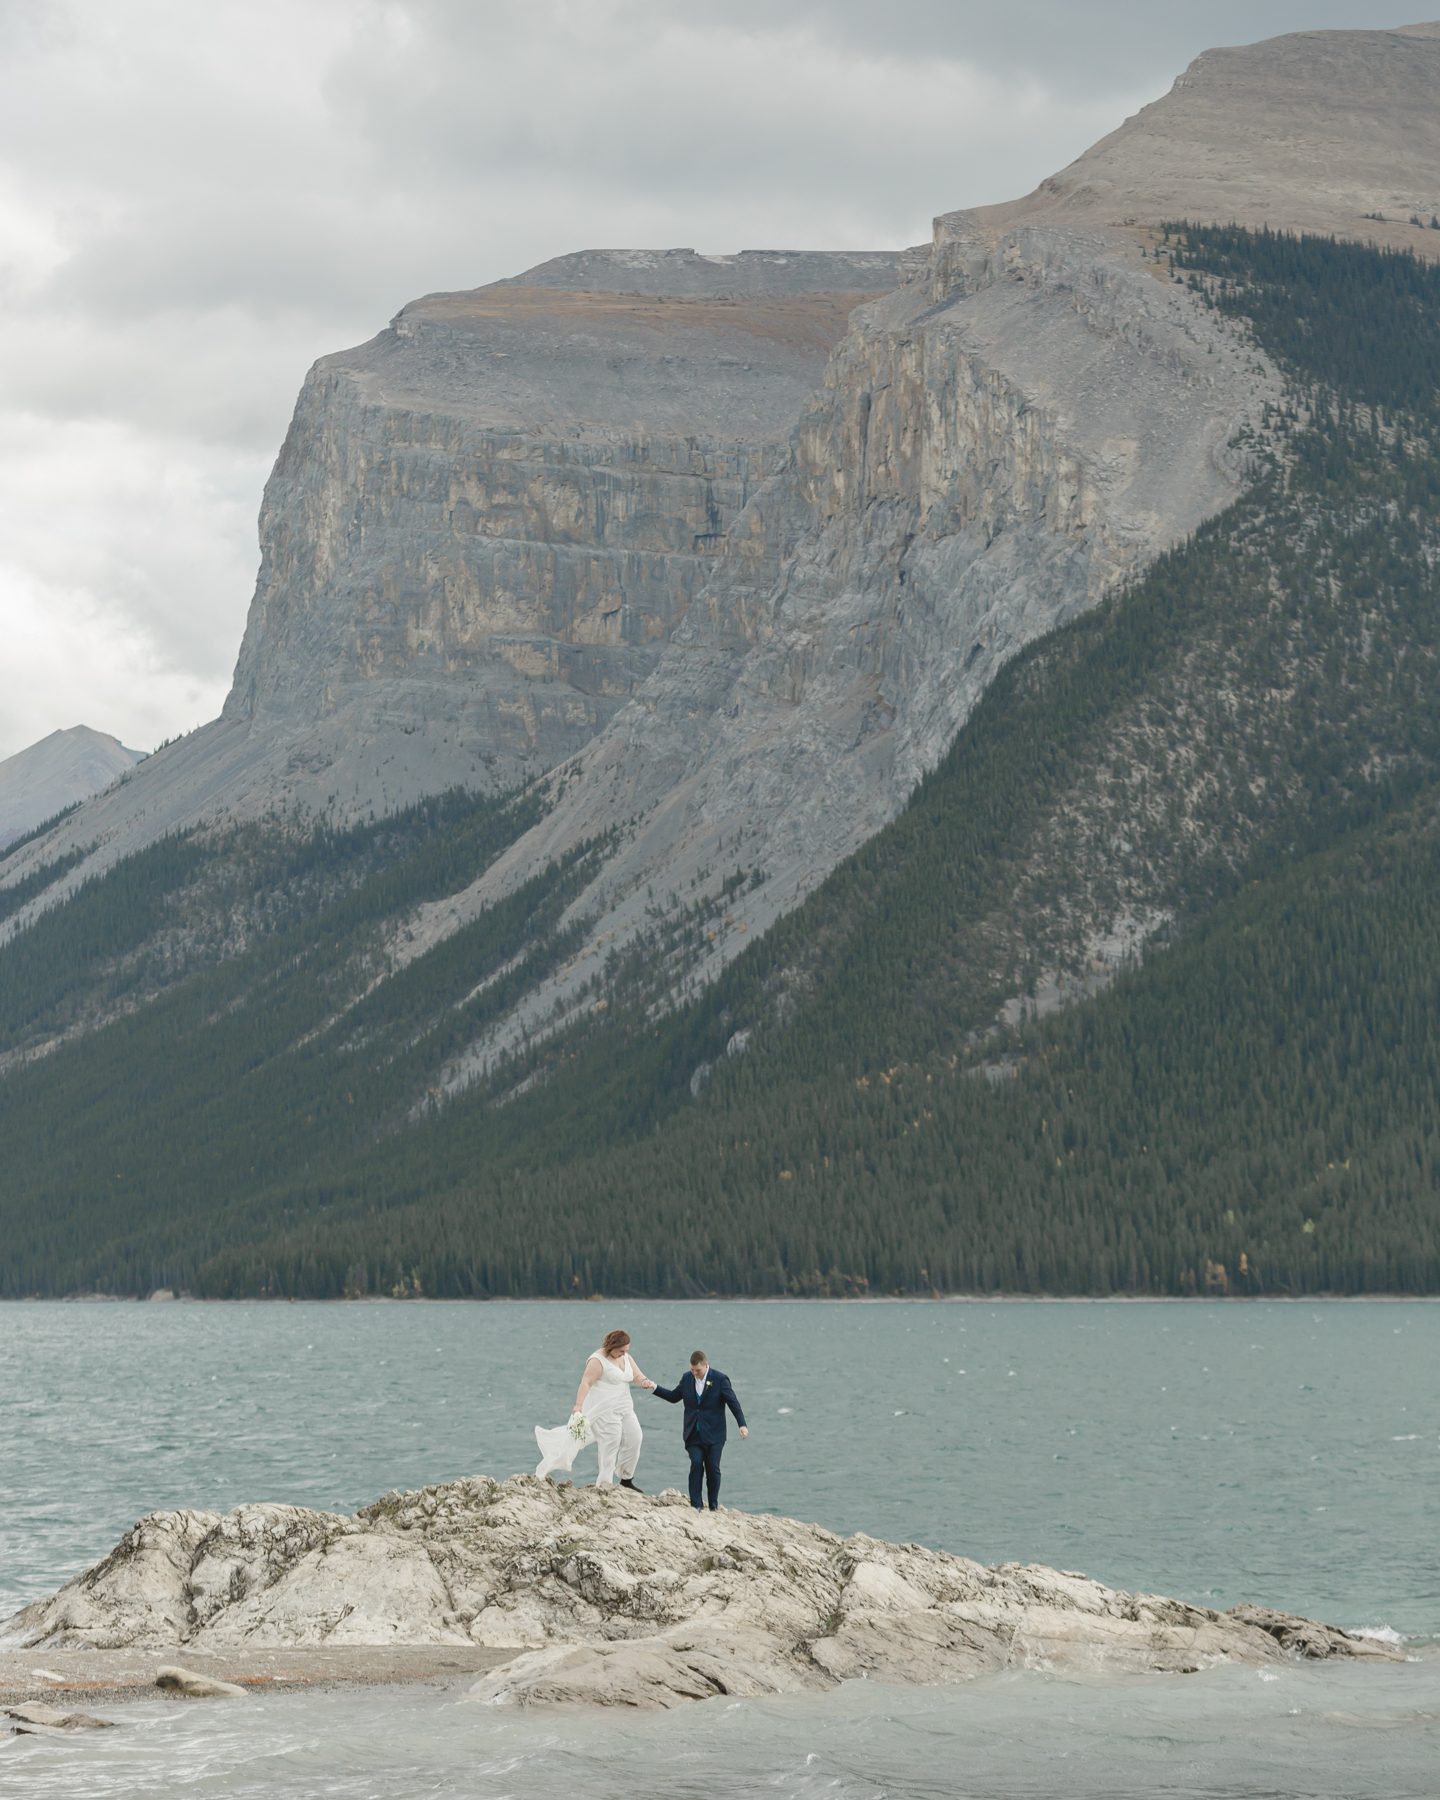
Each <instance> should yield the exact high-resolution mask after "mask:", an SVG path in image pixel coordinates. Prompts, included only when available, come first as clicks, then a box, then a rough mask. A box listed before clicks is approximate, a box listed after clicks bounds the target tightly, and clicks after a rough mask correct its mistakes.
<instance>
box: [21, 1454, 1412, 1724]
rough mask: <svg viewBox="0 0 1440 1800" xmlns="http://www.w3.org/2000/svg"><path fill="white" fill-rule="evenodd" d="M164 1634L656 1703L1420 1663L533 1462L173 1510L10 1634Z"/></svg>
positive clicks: (61, 1641) (1249, 1617)
mask: <svg viewBox="0 0 1440 1800" xmlns="http://www.w3.org/2000/svg"><path fill="white" fill-rule="evenodd" d="M147 1645H155V1646H160V1645H166V1646H174V1647H176V1648H178V1649H180V1650H181V1651H183V1652H184V1653H186V1655H187V1659H190V1660H193V1658H194V1656H195V1655H196V1654H199V1655H201V1656H217V1655H219V1656H223V1657H225V1658H227V1668H228V1672H230V1673H234V1672H236V1669H237V1667H238V1664H237V1662H236V1660H235V1659H236V1658H239V1659H240V1660H241V1661H243V1659H244V1658H245V1657H246V1656H249V1657H260V1656H264V1655H265V1654H267V1653H273V1652H275V1651H277V1650H281V1649H284V1648H287V1647H288V1648H295V1647H300V1648H305V1647H311V1648H314V1649H316V1650H319V1649H321V1648H322V1647H323V1649H324V1650H325V1651H327V1652H330V1653H343V1652H344V1651H345V1650H346V1648H347V1647H353V1648H355V1649H357V1650H358V1649H359V1648H360V1647H361V1646H388V1647H390V1648H391V1649H392V1650H396V1651H398V1650H399V1649H400V1648H401V1647H405V1646H422V1645H428V1646H435V1647H437V1648H439V1647H442V1646H446V1647H453V1648H454V1651H455V1653H456V1666H457V1667H458V1668H461V1669H463V1668H464V1667H465V1666H466V1662H467V1660H468V1657H469V1656H470V1655H473V1654H474V1653H475V1652H476V1651H477V1650H481V1651H484V1652H488V1653H489V1660H490V1661H491V1663H492V1664H494V1665H498V1666H492V1667H490V1668H489V1669H488V1671H487V1672H485V1673H484V1674H482V1676H481V1679H480V1681H479V1682H478V1683H477V1684H476V1685H475V1687H474V1689H473V1690H472V1691H473V1697H474V1698H475V1699H476V1700H477V1701H489V1702H494V1703H519V1704H526V1705H530V1704H541V1705H549V1704H567V1703H581V1702H583V1703H590V1704H601V1705H626V1706H643V1707H657V1706H658V1707H668V1706H674V1705H678V1704H680V1703H682V1702H684V1701H688V1700H697V1699H704V1698H708V1697H710V1696H712V1695H716V1694H736V1695H738V1694H762V1693H784V1692H791V1691H796V1690H800V1689H807V1688H808V1689H821V1688H828V1687H831V1686H834V1685H835V1684H836V1683H838V1682H840V1681H845V1680H852V1679H858V1678H866V1679H870V1680H882V1681H894V1682H910V1683H918V1684H932V1683H943V1682H952V1681H961V1680H967V1679H969V1678H971V1677H973V1676H977V1675H982V1674H986V1673H991V1672H994V1671H997V1670H1001V1669H1005V1668H1014V1667H1021V1668H1042V1669H1053V1670H1068V1671H1085V1670H1091V1671H1097V1672H1098V1671H1106V1672H1112V1673H1114V1672H1135V1673H1143V1672H1149V1671H1164V1672H1172V1673H1184V1672H1192V1671H1196V1670H1199V1669H1202V1668H1204V1667H1206V1666H1208V1665H1210V1664H1213V1663H1216V1662H1220V1661H1229V1662H1239V1663H1244V1664H1252V1665H1263V1664H1267V1663H1275V1662H1280V1661H1283V1660H1285V1659H1287V1658H1292V1657H1358V1658H1368V1659H1372V1660H1379V1661H1395V1660H1399V1659H1400V1653H1399V1652H1398V1651H1396V1650H1394V1649H1393V1648H1391V1647H1390V1646H1388V1645H1385V1644H1381V1643H1377V1642H1374V1641H1372V1640H1368V1639H1363V1638H1357V1637H1353V1636H1351V1635H1349V1634H1348V1633H1346V1632H1344V1631H1341V1630H1338V1629H1336V1628H1335V1627H1333V1626H1329V1625H1324V1624H1320V1623H1317V1622H1316V1621H1313V1620H1307V1619H1300V1618H1296V1617H1293V1616H1291V1615H1289V1614H1284V1613H1277V1612H1274V1611H1272V1610H1269V1609H1265V1608H1259V1607H1248V1608H1247V1607H1238V1608H1235V1609H1233V1610H1232V1611H1230V1612H1226V1613H1221V1612H1215V1611H1211V1610H1209V1609H1206V1608H1202V1607H1194V1606H1190V1605H1187V1604H1186V1603H1184V1602H1181V1601H1176V1600H1168V1599H1164V1598H1161V1597H1158V1596H1154V1595H1145V1594H1126V1593H1121V1592H1117V1591H1115V1590H1113V1589H1109V1588H1106V1587H1104V1586H1102V1585H1101V1584H1100V1583H1098V1582H1095V1581H1091V1580H1090V1579H1088V1578H1087V1577H1086V1576H1083V1575H1079V1574H1075V1573H1072V1572H1065V1571H1058V1570H1055V1569H1048V1568H1044V1567H1040V1566H1038V1565H1020V1564H1017V1563H1006V1564H1003V1565H1001V1566H1000V1567H998V1568H993V1569H992V1568H986V1567H984V1566H982V1565H981V1564H979V1563H975V1562H971V1561H969V1560H968V1559H966V1558H964V1557H958V1556H951V1555H948V1554H945V1553H943V1552H939V1551H932V1550H926V1549H923V1548H921V1547H920V1546H919V1545H916V1544H889V1543H884V1542H882V1541H880V1540H878V1539H874V1538H870V1537H867V1536H865V1535H863V1534H857V1535H856V1536H853V1537H849V1538H843V1539H842V1538H840V1537H837V1536H836V1535H835V1534H834V1533H832V1532H828V1531H825V1530H824V1529H822V1528H821V1527H819V1526H815V1525H805V1524H800V1523H797V1522H796V1521H794V1520H790V1519H781V1518H774V1517H771V1516H769V1515H763V1514H746V1513H739V1512H731V1511H728V1510H724V1509H722V1510H721V1511H720V1512H718V1513H715V1514H713V1515H711V1514H697V1513H695V1512H693V1511H692V1510H691V1508H690V1506H689V1505H688V1503H687V1502H686V1501H685V1500H684V1499H683V1497H682V1496H681V1495H679V1494H676V1493H673V1492H667V1493H665V1494H661V1495H656V1496H645V1495H639V1494H632V1493H628V1492H625V1491H623V1490H620V1489H609V1490H606V1489H596V1488H575V1487H572V1486H569V1485H568V1484H567V1485H563V1486H555V1485H552V1484H550V1483H548V1482H542V1481H537V1480H536V1479H535V1478H534V1477H533V1476H516V1477H514V1478H512V1479H511V1480H509V1481H506V1482H503V1483H500V1482H494V1481H491V1480H487V1479H482V1478H473V1479H470V1480H466V1481H460V1482H453V1483H449V1484H447V1485H445V1486H440V1487H435V1488H426V1489H424V1490H422V1491H420V1492H416V1493H409V1494H391V1495H387V1496H385V1497H384V1498H383V1499H381V1500H379V1501H377V1502H375V1504H374V1505H372V1506H368V1507H365V1508H362V1510H361V1511H360V1512H359V1513H357V1514H355V1515H354V1516H353V1517H342V1516H340V1515H337V1514H330V1513H319V1512H311V1511H308V1510H306V1509H303V1508H298V1507H287V1506H244V1507H239V1508H237V1509H236V1510H235V1511H234V1512H231V1513H227V1514H225V1515H223V1516H222V1515H219V1514H216V1513H204V1512H173V1513H153V1514H151V1515H149V1516H148V1517H147V1518H144V1519H142V1520H141V1521H140V1522H139V1523H138V1524H137V1525H136V1526H135V1527H134V1529H133V1530H132V1531H131V1532H129V1533H127V1535H126V1537H125V1538H124V1539H123V1540H122V1541H121V1542H120V1544H119V1545H117V1547H116V1548H115V1550H114V1551H112V1552H111V1554H110V1555H109V1556H108V1557H106V1558H105V1560H104V1561H103V1562H101V1563H99V1564H97V1565H96V1566H95V1567H94V1568H93V1569H89V1570H87V1571H85V1573H83V1574H82V1575H78V1576H76V1577H75V1579H74V1580H72V1581H70V1582H69V1583H67V1584H66V1586H65V1587H63V1588H62V1589H61V1590H60V1591H59V1593H57V1594H56V1595H54V1596H53V1597H52V1598H50V1599H48V1600H43V1601H37V1602H36V1603H35V1604H34V1605H32V1606H29V1607H27V1608H26V1609H25V1610H24V1611H23V1612H21V1613H18V1614H17V1615H16V1616H15V1617H14V1618H13V1619H11V1620H10V1621H9V1623H8V1624H7V1625H6V1626H5V1628H4V1631H3V1634H0V1646H3V1647H7V1648H15V1649H19V1648H25V1649H28V1650H31V1651H40V1652H43V1653H45V1654H51V1653H54V1652H66V1651H76V1650H86V1651H90V1652H95V1651H99V1650H105V1649H110V1650H114V1651H116V1652H119V1651H131V1652H133V1651H135V1650H137V1649H142V1648H144V1647H145V1646H147ZM468 1666H469V1667H470V1668H472V1669H474V1668H475V1666H476V1665H475V1664H474V1663H473V1662H470V1663H469V1664H468ZM217 1673H218V1671H217ZM208 1678H210V1679H213V1677H208Z"/></svg>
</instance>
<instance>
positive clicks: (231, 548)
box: [0, 0, 1401, 758]
mask: <svg viewBox="0 0 1440 1800" xmlns="http://www.w3.org/2000/svg"><path fill="white" fill-rule="evenodd" d="M1400 22H1401V21H1400V19H1399V18H1398V17H1397V18H1394V19H1391V18H1389V17H1388V16H1387V17H1384V18H1381V17H1378V16H1376V14H1375V12H1374V10H1373V6H1372V5H1371V4H1367V3H1366V0H1350V3H1349V4H1341V3H1339V0H1308V3H1306V4H1300V3H1298V0H1246V3H1245V4H1239V3H1237V0H1185V3H1183V4H1172V3H1171V0H1002V3H1000V4H997V3H996V0H883V3H879V0H718V3H716V0H712V3H710V4H694V3H693V0H691V3H686V4H681V3H680V0H398V3H395V4H386V3H381V0H205V4H204V5H196V4H195V0H0V309H3V320H0V345H3V349H0V645H3V671H4V679H3V680H0V758H3V757H5V756H8V755H10V754H11V753H13V752H14V751H15V750H18V749H20V748H22V747H23V746H24V745H26V744H29V743H31V742H33V741H34V740H35V739H36V738H39V737H42V736H44V735H45V734H46V733H47V732H50V731H52V730H54V729H56V728H57V727H59V726H68V725H74V724H78V723H82V722H83V723H85V724H89V725H93V726H95V727H97V728H99V729H101V730H105V731H112V732H114V733H116V735H118V736H119V737H121V738H123V739H124V740H125V742H126V743H128V744H131V745H132V746H134V747H135V748H138V749H148V748H150V747H152V746H153V745H154V744H155V743H156V742H157V741H158V740H159V739H161V738H163V737H166V736H171V735H173V734H175V733H176V732H178V731H183V730H188V729H189V728H190V727H191V726H193V725H195V724H198V723H199V722H201V721H202V720H204V719H208V718H212V717H213V716H214V715H215V713H216V712H217V711H218V710H219V706H220V703H221V701H222V699H223V698H224V694H225V691H226V689H227V687H228V686H229V680H230V672H231V669H232V667H233V665H234V661H235V653H236V650H237V648H238V645H239V642H240V634H241V631H242V630H243V627H244V621H245V611H246V607H247V605H248V603H249V599H250V591H251V588H252V586H253V583H254V577H255V569H256V564H257V562H258V552H257V550H256V536H255V517H256V512H257V509H258V507H259V503H260V493H261V489H262V487H263V486H264V482H265V477H266V475H267V473H268V471H269V467H270V463H271V461H272V459H273V457H274V455H275V452H276V450H277V448H278V446H279V443H280V440H281V437H282V436H283V434H284V431H285V426H286V423H287V421H288V419H289V415H290V409H291V405H292V403H293V400H294V396H295V392H296V390H297V388H298V386H299V383H300V380H301V378H302V376H303V375H304V373H305V370H306V368H307V367H308V365H309V364H310V363H311V362H312V361H313V360H314V358H315V357H316V356H318V355H321V354H323V353H324V352H326V351H329V350H336V349H340V348H343V347H344V346H346V345H349V344H353V343H356V342H359V341H361V340H363V339H364V338H367V337H369V336H371V335H372V334H373V333H374V332H375V331H376V330H378V329H379V328H380V327H381V326H383V325H384V324H385V322H386V321H387V320H388V319H389V318H390V317H391V315H392V314H393V313H395V312H396V311H397V310H398V308H399V307H400V306H401V305H403V303H404V302H405V301H406V300H407V299H410V298H412V297H413V296H414V295H416V294H421V293H425V292H428V291H432V290H434V289H439V288H458V287H473V286H475V285H477V284H478V283H481V282H485V281H490V280H493V279H494V278H495V277H497V276H500V275H508V274H515V273H518V272H519V271H520V270H521V269H524V268H526V267H528V266H529V265H531V264H533V263H536V262H539V261H542V260H543V259H545V258H546V257H549V256H554V255H557V254H559V253H561V252H563V251H566V250H573V249H579V248H582V247H585V246H592V245H606V246H609V245H620V244H636V245H660V246H666V245H679V244H685V245H691V246H693V247H695V248H696V249H699V250H705V251H711V252H715V251H730V250H741V249H748V248H769V247H790V246H794V247H808V248H813V249H844V248H860V249H872V248H881V247H890V246H898V245H903V244H910V243H915V242H918V241H920V240H921V239H923V238H925V237H928V235H929V226H930V220H931V217H932V216H933V215H934V214H935V213H937V212H940V211H945V210H948V209H950V208H953V207H957V206H967V205H976V204H981V203H984V202H987V201H995V200H1005V199H1009V198H1012V197H1013V196H1015V195H1018V194H1021V193H1024V192H1027V191H1028V190H1029V189H1030V188H1032V187H1034V186H1035V184H1036V183H1037V182H1038V181H1039V180H1040V179H1041V178H1042V177H1044V176H1045V175H1047V174H1049V173H1050V172H1051V171H1052V170H1054V169H1056V168H1059V167H1062V166H1063V165H1064V164H1065V163H1067V162H1069V161H1070V160H1071V159H1072V158H1073V157H1075V156H1077V155H1078V154H1079V153H1080V152H1081V151H1082V150H1083V149H1085V148H1086V146H1087V145H1089V144H1090V143H1092V142H1093V141H1094V140H1095V139H1096V138H1097V137H1100V136H1102V135H1103V134H1104V133H1105V132H1107V131H1109V130H1111V129H1112V128H1113V127H1114V126H1115V125H1117V124H1119V123H1120V121H1121V120H1122V119H1123V118H1124V117H1125V116H1126V115H1127V114H1129V113H1132V112H1134V111H1135V110H1136V109H1137V108H1138V107H1139V106H1141V105H1143V104H1144V103H1145V102H1146V101H1148V100H1152V99H1154V98H1156V97H1157V96H1159V95H1160V94H1162V93H1163V92H1164V91H1165V90H1166V89H1167V88H1168V87H1169V85H1170V83H1171V81H1172V79H1173V78H1174V76H1175V75H1176V74H1177V73H1178V72H1179V71H1180V70H1181V69H1182V68H1183V67H1184V65H1185V64H1186V63H1187V62H1188V61H1189V60H1190V58H1191V57H1192V56H1194V55H1196V54H1197V53H1198V52H1199V51H1201V50H1203V49H1205V48H1206V47H1207V46H1209V45H1212V44H1231V43H1244V42H1249V41H1253V40H1254V39H1256V38H1260V37H1268V36H1273V35H1275V34H1276V33H1279V32H1283V31H1295V30H1303V29H1310V28H1323V27H1335V26H1372V27H1373V26H1376V25H1389V24H1398V23H1400Z"/></svg>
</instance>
